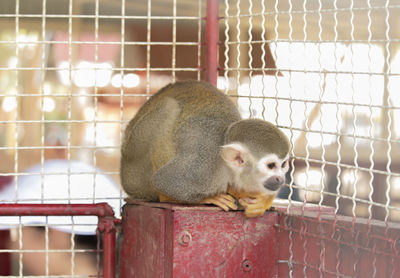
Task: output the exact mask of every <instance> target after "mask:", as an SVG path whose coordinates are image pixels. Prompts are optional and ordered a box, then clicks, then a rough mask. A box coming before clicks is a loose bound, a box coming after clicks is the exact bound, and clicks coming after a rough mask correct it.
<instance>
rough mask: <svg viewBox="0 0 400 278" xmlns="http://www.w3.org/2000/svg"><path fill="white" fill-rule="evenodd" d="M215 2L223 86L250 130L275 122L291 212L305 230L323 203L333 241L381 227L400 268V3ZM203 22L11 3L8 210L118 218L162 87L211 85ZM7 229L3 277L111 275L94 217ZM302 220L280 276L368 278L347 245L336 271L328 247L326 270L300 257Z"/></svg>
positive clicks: (96, 0) (65, 3) (0, 133)
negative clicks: (138, 128) (73, 211)
mask: <svg viewBox="0 0 400 278" xmlns="http://www.w3.org/2000/svg"><path fill="white" fill-rule="evenodd" d="M209 2H213V1H209ZM218 2H219V17H220V18H219V21H218V24H219V25H218V27H219V32H218V33H219V42H220V43H219V45H218V77H217V79H216V83H217V84H216V85H217V86H218V88H220V89H221V90H222V91H224V92H226V93H227V94H229V95H231V96H232V98H233V99H234V101H235V102H237V105H238V107H239V109H240V112H241V113H242V115H243V117H256V118H263V119H266V120H268V121H271V122H272V123H274V124H276V125H278V126H279V127H280V128H282V130H283V131H284V132H285V133H286V134H287V135H288V137H289V138H290V141H291V143H292V145H293V148H292V150H291V157H292V158H293V159H292V160H291V169H290V171H289V173H288V184H287V186H286V187H285V188H284V189H283V190H282V191H281V192H280V194H279V196H280V197H281V198H282V199H289V203H288V207H287V214H288V215H292V214H294V213H297V214H298V215H300V216H304V215H306V214H307V212H308V210H307V207H308V206H309V204H315V205H316V208H317V210H316V211H317V212H316V215H315V216H316V217H315V219H317V221H316V223H317V224H318V223H322V222H321V219H323V218H324V217H325V216H323V213H322V212H323V211H330V212H331V214H330V217H331V218H330V220H332V224H329V227H331V228H332V230H333V231H336V230H338V229H339V228H341V227H342V226H340V225H339V224H338V223H339V222H340V221H342V220H343V219H347V220H348V221H349V223H350V228H349V230H348V231H349V232H350V234H351V235H352V236H353V237H356V238H358V235H359V234H358V233H356V232H355V227H356V226H357V224H358V223H361V222H363V223H366V225H367V235H368V237H369V238H371V237H370V234H371V231H372V230H373V229H374V228H375V227H382V228H383V232H382V234H383V241H384V246H385V248H389V249H390V250H395V252H397V253H398V251H396V250H397V249H396V247H395V246H396V240H397V239H395V240H394V241H389V240H386V241H385V238H388V236H389V232H390V231H391V230H390V229H397V230H398V229H399V226H398V224H397V223H398V222H399V221H400V193H399V192H400V190H399V189H400V170H399V169H400V166H399V164H400V163H399V161H398V160H399V155H398V154H399V153H400V144H399V143H400V139H399V138H400V121H399V119H400V112H399V111H400V110H399V109H400V97H399V94H398V88H399V86H400V76H399V75H400V55H399V52H398V50H399V46H400V40H399V39H400V33H399V32H400V31H399V28H397V26H399V24H400V22H399V18H400V17H399V16H398V15H399V12H400V1H398V0H386V1H383V0H379V1H378V0H376V1H374V0H357V1H344V0H334V1H323V0H304V1H289V0H286V1H278V0H274V1H249V0H235V1H227V0H224V1H222V0H221V1H218ZM206 21H207V20H206V1H201V0H199V1H196V0H192V1H191V0H148V1H130V0H121V1H105V0H85V1H83V0H35V1H33V0H4V1H1V3H0V24H1V26H2V29H1V31H0V48H1V51H0V79H1V80H2V81H1V82H0V88H1V90H0V99H1V104H2V106H1V109H0V156H1V157H2V159H1V161H0V167H1V168H0V202H2V203H27V202H32V203H64V204H69V203H70V204H73V203H98V202H108V203H109V204H110V205H111V206H112V207H113V208H114V211H115V212H116V214H117V216H119V211H120V208H121V206H122V205H123V197H124V196H123V192H121V191H120V189H119V185H118V183H119V178H118V174H119V148H120V140H121V136H122V134H123V130H124V126H125V125H126V123H127V122H128V121H129V119H130V118H131V117H132V115H134V113H135V112H136V111H137V110H138V108H139V107H140V106H141V105H142V104H143V103H144V102H145V101H146V99H147V98H148V97H149V96H150V95H151V94H153V93H154V92H156V91H157V90H159V89H160V88H161V87H163V86H164V85H166V84H168V83H170V82H174V81H176V80H183V79H189V78H190V79H198V80H200V79H208V80H210V78H209V77H207V76H206V74H207V73H206V70H205V64H206V63H207V62H206V59H205V58H206V54H205V53H206V50H205V45H204V43H205V41H206V33H207V32H206V31H209V30H208V29H206ZM211 80H212V79H211ZM346 217H347V218H346ZM1 219H2V222H1V226H0V228H1V229H3V231H1V233H2V235H4V236H3V238H5V236H10V240H9V242H10V244H9V245H6V246H5V245H4V244H3V243H4V241H3V242H0V244H3V247H4V248H3V249H2V250H1V253H0V256H3V255H8V254H11V255H12V256H11V257H12V261H13V263H12V266H13V267H12V269H6V270H3V269H2V270H1V271H4V272H3V273H2V274H4V275H14V276H17V277H21V276H23V275H33V276H45V277H49V276H51V277H53V276H57V277H58V276H68V277H69V276H74V277H79V276H85V277H86V276H87V275H93V276H95V275H99V274H100V272H101V268H102V266H101V260H100V256H101V247H102V246H101V241H100V240H99V239H98V238H96V237H95V236H94V234H95V230H96V225H97V219H96V218H89V217H81V218H78V217H64V218H60V217H29V218H28V217H18V218H5V217H2V218H1ZM298 221H299V222H298V223H297V222H296V221H293V220H292V219H291V218H289V216H288V218H287V220H286V221H283V222H282V223H280V224H279V229H281V230H282V234H284V233H285V232H287V235H288V239H289V240H288V244H287V245H284V246H281V251H280V252H282V253H283V255H282V256H281V259H280V261H279V262H278V263H279V264H280V265H282V266H285V267H287V273H289V274H288V275H289V276H299V277H303V276H307V275H311V276H312V275H314V274H315V275H319V276H322V275H332V276H338V277H343V276H357V273H360V272H359V269H360V268H361V266H360V265H361V264H360V263H359V262H358V261H357V262H355V265H354V267H353V266H351V267H350V268H351V270H352V271H353V272H351V271H350V272H347V271H345V270H344V269H345V268H346V267H347V266H346V267H345V265H346V261H345V260H344V259H343V258H344V257H343V258H342V255H343V254H345V253H346V251H345V249H346V247H345V246H344V245H345V243H346V242H345V240H344V237H345V236H346V235H345V234H336V233H335V232H332V234H331V235H330V236H329V238H330V239H332V240H334V241H335V244H336V245H337V246H338V248H337V250H336V251H335V255H334V258H335V259H336V260H335V263H334V267H333V269H328V268H327V267H326V266H327V265H328V262H327V261H326V258H328V257H329V255H328V253H329V249H327V247H326V248H325V245H324V244H325V243H326V242H325V241H324V239H323V238H320V237H319V238H318V237H317V242H318V243H319V244H320V245H321V246H323V248H322V249H321V252H319V253H318V254H317V255H316V257H317V259H315V257H314V256H313V254H311V253H308V252H306V251H305V250H309V248H310V246H313V244H315V243H314V240H312V239H308V240H307V239H306V240H305V241H304V243H303V245H302V246H300V247H299V246H296V239H298V237H300V238H301V237H305V235H313V233H311V231H310V229H311V226H312V225H311V224H309V223H308V224H307V223H306V222H305V221H302V218H301V217H300V218H299V219H298ZM294 222H296V223H294ZM296 225H297V226H296ZM9 228H11V232H10V234H9V235H8V234H7V233H6V232H4V231H5V230H6V229H9ZM324 229H325V228H324ZM326 229H328V228H327V227H326ZM305 238H307V237H305ZM54 239H57V240H54ZM85 242H92V244H91V245H89V246H88V245H85V244H84V243H85ZM358 243H359V242H358ZM358 243H357V244H358ZM346 244H347V243H346ZM357 244H356V243H354V245H353V249H354V250H353V251H351V252H353V253H356V252H359V245H357ZM385 244H386V245H385ZM372 245H373V246H369V245H368V246H367V247H365V248H364V249H365V250H366V251H367V252H370V253H372V254H373V258H374V260H372V261H371V265H372V267H373V271H372V272H371V273H370V274H371V276H374V277H379V275H380V274H381V273H382V272H380V270H379V268H378V267H379V258H378V257H379V255H380V254H385V253H382V252H380V251H379V250H380V249H379V247H378V245H377V244H375V243H374V244H372ZM297 248H299V250H303V251H304V252H302V253H301V256H300V255H298V253H297V250H298V249H297ZM346 250H347V249H346ZM365 250H364V251H365ZM397 253H396V254H397ZM395 258H398V257H392V267H391V268H390V267H388V269H389V270H388V272H387V273H389V274H390V275H391V276H392V277H395V274H394V271H393V269H394V267H393V265H394V263H395ZM3 260H6V259H3ZM32 260H33V263H32ZM60 262H61V264H60ZM325 264H326V266H325ZM0 268H1V267H0ZM284 270H286V269H285V268H283V271H284ZM310 271H315V273H313V272H310ZM282 273H284V272H282ZM349 273H350V274H349ZM285 275H286V274H285ZM390 275H389V276H390Z"/></svg>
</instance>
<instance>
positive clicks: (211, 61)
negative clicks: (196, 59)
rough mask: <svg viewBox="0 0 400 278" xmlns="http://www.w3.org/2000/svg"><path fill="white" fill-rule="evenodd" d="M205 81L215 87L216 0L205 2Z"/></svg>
mask: <svg viewBox="0 0 400 278" xmlns="http://www.w3.org/2000/svg"><path fill="white" fill-rule="evenodd" d="M206 29H207V30H206V32H207V33H206V45H207V60H206V81H207V82H209V83H211V84H213V85H217V76H218V0H207V23H206Z"/></svg>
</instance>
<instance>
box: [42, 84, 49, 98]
mask: <svg viewBox="0 0 400 278" xmlns="http://www.w3.org/2000/svg"><path fill="white" fill-rule="evenodd" d="M43 94H44V95H46V96H48V95H51V85H50V84H49V83H45V84H44V85H43Z"/></svg>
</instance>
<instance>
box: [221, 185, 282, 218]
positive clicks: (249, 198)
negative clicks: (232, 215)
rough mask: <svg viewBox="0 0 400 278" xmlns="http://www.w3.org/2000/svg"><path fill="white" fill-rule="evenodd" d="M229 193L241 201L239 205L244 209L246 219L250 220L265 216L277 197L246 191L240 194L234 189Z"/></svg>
mask: <svg viewBox="0 0 400 278" xmlns="http://www.w3.org/2000/svg"><path fill="white" fill-rule="evenodd" d="M228 193H229V194H230V195H232V196H234V197H235V198H237V199H238V200H239V204H241V205H242V206H243V207H244V213H245V215H246V217H249V218H252V217H257V216H262V215H264V213H265V211H266V210H268V209H270V208H271V206H272V202H273V201H274V198H275V195H266V194H264V193H249V192H244V191H240V192H238V191H235V190H234V189H232V188H230V189H229V190H228Z"/></svg>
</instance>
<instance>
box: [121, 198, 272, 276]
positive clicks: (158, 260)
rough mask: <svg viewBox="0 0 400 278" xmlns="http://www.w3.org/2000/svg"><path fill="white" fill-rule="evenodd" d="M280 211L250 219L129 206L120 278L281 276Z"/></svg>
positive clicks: (192, 209)
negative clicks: (279, 267)
mask: <svg viewBox="0 0 400 278" xmlns="http://www.w3.org/2000/svg"><path fill="white" fill-rule="evenodd" d="M277 221H278V213H277V212H267V213H266V214H265V215H264V216H263V217H260V218H254V219H247V218H245V217H244V214H243V213H242V212H224V211H221V210H219V209H218V208H215V207H207V206H181V205H171V204H157V203H140V204H139V203H137V204H129V205H126V206H125V207H124V214H123V226H122V229H123V239H122V241H120V244H121V246H120V255H119V270H120V277H121V278H123V277H179V278H181V277H182V278H183V277H274V276H277V271H278V266H277V264H276V260H277V255H278V252H277V250H278V249H277V246H276V245H277V240H276V239H277V226H276V225H275V224H276V223H277Z"/></svg>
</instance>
